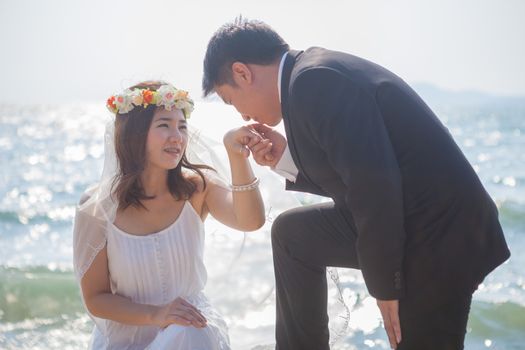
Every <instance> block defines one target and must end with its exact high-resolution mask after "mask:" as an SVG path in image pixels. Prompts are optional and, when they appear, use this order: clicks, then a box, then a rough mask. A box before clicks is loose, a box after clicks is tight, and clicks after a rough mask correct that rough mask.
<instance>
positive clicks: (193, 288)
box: [74, 81, 271, 350]
mask: <svg viewBox="0 0 525 350" xmlns="http://www.w3.org/2000/svg"><path fill="white" fill-rule="evenodd" d="M108 108H109V109H110V110H111V111H112V112H113V113H114V114H115V120H114V123H113V125H111V126H110V130H109V132H107V133H106V155H105V157H106V158H105V163H104V171H103V175H102V178H101V181H100V182H99V184H98V185H97V186H96V187H94V188H91V189H89V190H88V191H86V193H85V194H84V196H83V198H82V199H81V201H80V204H79V205H78V207H77V212H76V216H75V227H74V267H75V273H76V277H77V280H78V282H79V285H80V288H81V294H82V298H83V301H84V304H85V307H86V309H87V311H88V313H89V314H90V316H91V317H92V318H93V319H94V321H95V324H96V326H95V329H94V331H93V336H92V340H91V348H92V349H108V348H110V349H144V348H150V349H164V348H170V349H180V350H190V349H191V350H193V349H207V350H214V349H217V350H218V349H221V350H222V349H230V343H229V338H228V331H227V327H226V324H225V322H224V320H223V319H222V317H221V316H220V315H219V314H218V313H217V312H216V311H215V309H214V308H213V307H212V306H211V305H210V304H209V302H208V300H207V298H206V297H205V295H204V294H203V293H202V290H203V289H204V286H205V283H206V278H207V275H206V268H205V266H204V264H203V244H204V228H203V227H204V226H203V221H204V220H205V219H206V216H207V215H208V214H211V215H212V216H213V217H214V218H216V219H217V220H218V221H220V222H222V223H223V224H225V225H228V226H230V227H232V228H235V229H238V230H243V231H253V230H256V229H258V228H259V227H261V226H262V225H263V224H264V220H265V219H264V205H263V202H262V199H261V195H260V192H259V189H258V179H257V178H256V177H255V176H254V174H253V172H252V169H251V167H250V165H249V162H248V160H247V157H248V156H249V154H250V153H249V147H252V146H253V145H255V144H258V143H260V142H263V143H268V141H267V140H262V139H261V137H260V136H259V135H258V134H257V133H255V132H254V131H253V130H251V129H250V128H248V127H241V128H238V129H234V130H231V131H229V132H228V133H226V135H225V136H224V145H225V147H226V150H227V153H228V158H229V161H230V168H231V178H232V185H231V186H228V185H226V184H225V183H224V182H222V181H221V180H219V177H218V176H216V175H214V171H213V169H212V168H210V167H209V166H206V165H199V164H192V163H191V162H190V161H189V160H188V158H187V157H186V147H187V145H188V142H189V138H190V136H189V132H188V124H187V119H188V118H189V116H190V114H191V111H192V110H193V101H192V100H191V99H190V98H189V97H188V95H187V93H186V92H185V91H182V90H177V89H176V88H174V87H173V86H172V85H170V84H167V83H164V82H160V81H153V82H143V83H140V84H138V85H135V86H133V87H131V88H129V89H127V90H125V91H124V92H123V93H121V94H119V95H115V96H112V97H110V98H109V99H108ZM266 146H267V147H270V146H271V145H270V144H267V145H266ZM190 147H191V145H190Z"/></svg>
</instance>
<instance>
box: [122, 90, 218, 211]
mask: <svg viewBox="0 0 525 350" xmlns="http://www.w3.org/2000/svg"><path fill="white" fill-rule="evenodd" d="M163 84H165V83H164V82H161V81H147V82H142V83H139V84H137V85H134V86H132V87H131V88H130V89H131V90H135V89H150V90H152V91H156V90H157V89H158V88H159V87H160V86H161V85H163ZM157 108H162V107H157V106H156V105H148V106H147V107H146V108H144V107H142V106H135V107H134V108H133V110H131V111H130V112H128V113H125V114H120V113H117V115H116V117H115V151H116V154H117V161H118V172H117V175H116V176H115V178H114V179H113V186H112V195H114V196H115V197H116V199H117V201H118V210H124V209H126V208H127V207H129V206H130V205H131V206H135V207H139V208H144V209H146V207H145V206H144V204H143V201H144V200H148V199H153V198H155V197H152V196H148V195H146V193H145V192H144V187H143V185H142V183H141V178H140V176H141V174H142V172H143V171H144V169H145V166H146V141H147V137H148V131H149V128H150V125H151V122H152V120H153V115H154V114H155V111H156V110H157ZM182 168H186V169H189V170H190V171H192V172H194V173H196V174H197V175H198V176H199V177H200V178H201V179H202V182H203V184H204V189H205V188H206V179H205V177H204V174H203V173H202V171H201V170H202V169H209V170H213V168H211V167H209V166H207V165H204V164H192V163H190V162H189V161H188V159H187V157H186V151H184V153H183V155H182V159H181V161H180V162H179V164H178V165H177V167H175V168H174V169H170V170H168V188H169V191H170V193H171V194H172V195H173V197H174V198H175V199H177V200H181V199H189V198H191V196H192V195H193V193H195V191H196V190H197V184H196V183H195V182H194V181H192V180H191V179H189V178H188V177H187V176H185V175H184V174H183V173H182Z"/></svg>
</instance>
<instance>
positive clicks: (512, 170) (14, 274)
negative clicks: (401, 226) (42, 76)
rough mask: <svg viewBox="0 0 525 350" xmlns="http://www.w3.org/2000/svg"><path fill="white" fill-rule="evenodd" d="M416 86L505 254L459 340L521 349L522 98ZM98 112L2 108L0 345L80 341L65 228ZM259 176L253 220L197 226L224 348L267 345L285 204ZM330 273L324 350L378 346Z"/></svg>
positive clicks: (84, 339) (360, 299) (371, 305)
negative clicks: (329, 338) (468, 167)
mask: <svg viewBox="0 0 525 350" xmlns="http://www.w3.org/2000/svg"><path fill="white" fill-rule="evenodd" d="M422 93H424V95H425V94H426V96H425V97H426V98H427V101H429V104H430V105H431V107H432V108H433V109H434V110H435V111H436V113H437V114H438V115H439V117H440V119H441V120H442V121H443V122H444V123H445V125H446V126H447V127H448V128H449V129H450V131H451V132H452V134H453V135H454V137H455V139H456V141H457V142H458V144H459V145H460V147H461V148H462V150H463V151H464V152H465V154H466V156H467V157H468V159H469V160H470V162H471V163H472V164H473V165H474V167H475V169H476V171H477V172H478V174H479V176H480V178H481V180H482V182H483V183H484V185H485V186H486V188H487V190H488V191H489V193H490V194H491V195H492V197H493V198H494V200H495V201H496V202H497V205H498V207H499V211H500V219H501V222H502V225H503V228H504V231H505V235H506V239H507V242H508V244H509V245H510V249H511V252H512V257H511V259H510V260H509V261H508V262H506V263H505V264H504V265H502V266H501V267H499V268H498V269H497V270H496V271H494V272H493V273H492V274H491V275H489V276H488V277H487V278H486V280H485V281H484V283H483V285H482V286H480V289H479V290H478V291H477V292H476V294H475V296H474V301H473V304H472V311H471V314H470V319H469V325H468V333H467V337H466V349H502V350H503V349H505V350H508V349H525V254H523V251H525V101H524V100H522V99H521V100H520V99H497V98H472V96H468V98H464V99H463V98H462V96H459V95H454V94H447V95H446V96H443V95H439V96H436V94H435V93H432V92H429V91H426V90H424V89H422ZM463 97H464V96H463ZM478 97H479V96H478ZM108 119H109V115H108V113H107V112H106V111H105V109H104V107H103V103H101V104H89V103H85V104H74V105H53V106H47V105H36V106H35V105H28V106H22V105H0V164H1V167H0V348H1V349H84V348H86V347H87V344H88V342H89V338H90V333H91V330H92V327H93V324H92V322H91V320H90V319H89V317H88V316H87V315H86V313H85V312H84V308H83V306H82V302H81V300H80V297H79V290H78V287H77V284H76V281H75V278H74V276H73V273H72V262H71V261H72V232H71V231H72V221H73V217H74V208H75V203H76V202H77V201H78V199H79V197H80V194H81V193H82V192H83V191H84V189H85V188H86V187H87V186H88V185H90V184H92V183H94V182H96V180H97V178H98V176H99V175H100V171H101V166H102V160H103V152H104V149H103V144H102V136H103V132H104V125H105V123H106V122H107V120H108ZM239 120H240V119H239V117H238V116H237V115H236V114H235V112H234V111H233V110H232V109H230V108H226V107H224V106H222V105H220V104H218V103H215V102H211V103H210V102H208V103H202V104H200V105H197V109H196V111H195V113H194V115H193V116H192V119H191V120H190V123H192V124H194V125H196V126H198V127H200V128H201V129H202V130H204V132H205V133H206V134H208V135H209V136H210V137H211V138H213V139H216V140H221V135H222V134H223V133H224V131H225V130H228V129H229V128H230V127H233V126H235V125H236V123H237V122H238V121H239ZM217 145H218V146H217V147H218V148H217V149H219V148H220V143H217ZM265 176H269V175H267V174H266V173H264V174H263V173H261V177H263V181H262V185H263V186H262V190H263V195H264V197H265V198H266V199H267V200H268V202H271V203H272V204H271V205H269V206H268V207H267V211H268V218H269V220H268V221H269V222H268V223H267V225H265V227H264V228H263V229H261V230H260V231H259V232H254V233H250V234H246V235H244V234H242V233H238V232H233V231H231V230H227V229H225V228H224V227H223V226H221V225H218V224H217V223H214V222H210V223H209V224H207V227H206V229H207V234H208V237H207V240H208V243H207V244H208V246H207V253H206V254H207V255H206V259H207V261H211V260H212V259H213V261H214V262H217V261H220V262H223V264H222V265H221V264H218V265H221V266H218V265H216V264H213V266H208V268H209V276H210V278H209V283H208V286H207V292H209V294H210V297H211V299H212V302H213V303H214V304H215V305H216V307H217V308H218V309H219V310H220V312H222V313H223V315H224V316H225V318H226V320H227V322H228V324H229V326H230V337H231V340H232V345H233V348H234V349H258V350H259V349H269V348H271V346H268V344H269V343H268V341H269V339H271V338H272V334H273V322H274V310H273V303H274V299H273V297H272V295H273V294H272V293H273V288H272V273H273V272H272V266H271V251H270V245H269V227H270V225H271V219H272V218H273V217H275V215H276V214H278V212H279V211H280V210H282V209H283V208H285V207H287V206H291V205H293V204H294V203H291V202H288V203H283V201H280V200H278V199H279V198H280V196H281V194H282V193H280V192H279V191H277V192H276V191H275V189H274V187H275V186H274V187H272V188H273V189H272V188H270V187H269V186H265V180H266V183H268V182H275V181H281V180H280V179H276V178H271V179H270V178H268V179H267V178H265ZM274 184H275V183H274ZM276 199H277V200H276ZM296 200H297V201H298V202H309V201H317V200H319V199H318V198H316V197H313V196H300V197H299V196H298V197H296ZM292 202H293V201H292ZM338 271H339V281H340V282H339V286H340V288H341V289H340V290H338V289H337V288H335V287H334V285H333V284H332V286H331V289H330V294H331V296H330V300H331V301H332V302H333V301H334V300H337V298H338V295H339V292H341V293H342V295H343V298H344V300H345V302H346V304H347V305H348V308H349V311H350V317H349V320H348V319H347V315H346V310H345V309H343V308H341V305H340V304H338V303H337V302H334V303H333V305H332V304H331V309H332V310H333V312H332V314H333V315H335V317H333V324H332V329H333V335H334V340H337V342H336V343H335V344H334V345H333V349H363V350H364V349H388V348H389V347H388V342H387V338H386V335H385V332H384V330H383V329H382V327H381V323H380V315H379V312H378V311H377V308H376V306H375V301H374V299H372V298H370V297H369V296H368V294H367V292H366V288H365V286H364V283H363V279H362V276H361V274H360V272H359V271H352V270H338ZM331 277H334V278H335V276H333V275H329V276H328V278H331ZM347 321H348V324H347V323H346V322H347ZM337 333H341V334H339V335H338V336H336V334H337ZM336 338H337V339H336Z"/></svg>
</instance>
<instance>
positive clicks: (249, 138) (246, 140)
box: [223, 126, 272, 158]
mask: <svg viewBox="0 0 525 350" xmlns="http://www.w3.org/2000/svg"><path fill="white" fill-rule="evenodd" d="M223 142H224V146H225V147H226V150H227V151H228V153H229V154H230V155H242V156H243V157H246V158H248V157H249V156H250V148H252V147H253V146H255V145H259V147H260V148H263V149H265V148H268V150H269V149H270V148H271V147H272V145H271V141H270V140H268V139H265V138H263V137H262V136H261V135H260V134H259V133H258V132H257V131H256V130H255V129H253V128H251V127H248V126H242V127H240V128H236V129H232V130H230V131H228V132H227V133H226V134H225V135H224V138H223Z"/></svg>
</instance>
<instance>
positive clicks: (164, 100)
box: [157, 84, 177, 111]
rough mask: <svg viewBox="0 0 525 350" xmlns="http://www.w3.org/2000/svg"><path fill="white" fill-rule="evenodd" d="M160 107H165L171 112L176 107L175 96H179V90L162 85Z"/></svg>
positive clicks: (158, 103) (159, 92)
mask: <svg viewBox="0 0 525 350" xmlns="http://www.w3.org/2000/svg"><path fill="white" fill-rule="evenodd" d="M157 94H158V101H157V105H158V106H164V108H165V109H167V110H168V111H171V108H172V107H173V106H174V105H175V96H176V94H177V89H175V88H174V87H173V86H171V85H168V84H166V85H162V86H161V87H160V88H159V89H158V90H157Z"/></svg>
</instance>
